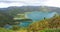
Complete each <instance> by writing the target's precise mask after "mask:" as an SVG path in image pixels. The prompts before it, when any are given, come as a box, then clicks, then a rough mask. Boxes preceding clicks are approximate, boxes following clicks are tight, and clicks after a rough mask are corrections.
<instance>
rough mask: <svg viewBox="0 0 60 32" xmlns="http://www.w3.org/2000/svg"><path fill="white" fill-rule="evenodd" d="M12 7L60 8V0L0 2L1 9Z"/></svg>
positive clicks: (6, 0)
mask: <svg viewBox="0 0 60 32" xmlns="http://www.w3.org/2000/svg"><path fill="white" fill-rule="evenodd" d="M10 6H52V7H60V0H0V8H6V7H10Z"/></svg>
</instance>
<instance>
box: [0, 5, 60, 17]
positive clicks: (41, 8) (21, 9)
mask: <svg viewBox="0 0 60 32" xmlns="http://www.w3.org/2000/svg"><path fill="white" fill-rule="evenodd" d="M31 11H50V12H57V13H59V14H60V8H58V7H48V6H22V7H17V6H11V7H8V8H0V12H2V13H4V14H7V15H13V16H14V15H16V14H17V13H24V12H31Z"/></svg>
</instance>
